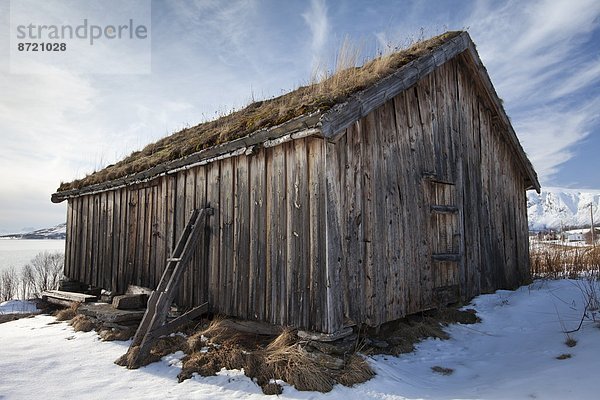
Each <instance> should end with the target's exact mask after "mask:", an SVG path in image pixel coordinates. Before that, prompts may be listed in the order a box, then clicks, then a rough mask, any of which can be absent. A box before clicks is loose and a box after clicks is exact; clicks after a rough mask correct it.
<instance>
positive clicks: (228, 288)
mask: <svg viewBox="0 0 600 400" xmlns="http://www.w3.org/2000/svg"><path fill="white" fill-rule="evenodd" d="M220 163H221V186H220V192H221V193H220V198H221V200H220V203H221V204H220V205H221V213H220V220H221V221H220V223H221V236H220V241H221V248H220V250H221V255H220V258H219V259H220V264H221V265H220V271H219V275H220V276H219V283H220V286H219V303H220V304H221V305H222V306H223V312H224V313H225V314H227V315H231V314H232V312H233V306H234V305H233V294H234V288H233V283H234V276H233V273H234V271H233V219H234V210H233V196H234V184H235V182H234V181H235V178H234V175H233V169H234V160H233V159H232V158H226V159H224V160H221V161H220Z"/></svg>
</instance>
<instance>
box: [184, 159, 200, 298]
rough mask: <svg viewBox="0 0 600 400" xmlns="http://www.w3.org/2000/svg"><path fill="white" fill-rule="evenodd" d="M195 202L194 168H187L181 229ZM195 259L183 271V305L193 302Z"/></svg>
mask: <svg viewBox="0 0 600 400" xmlns="http://www.w3.org/2000/svg"><path fill="white" fill-rule="evenodd" d="M195 203H196V171H195V169H189V170H187V171H185V212H184V215H183V227H182V230H183V229H185V225H186V224H187V221H188V219H189V216H190V214H191V213H192V211H193V210H194V206H195ZM195 261H196V260H195V259H194V258H193V257H192V259H191V260H190V262H189V264H188V265H187V266H186V268H185V270H184V272H183V278H182V284H181V288H182V290H183V304H182V305H183V306H185V307H186V308H187V307H190V308H191V307H192V306H193V304H194V300H193V298H194V285H195V277H196V275H197V272H198V264H196V262H195Z"/></svg>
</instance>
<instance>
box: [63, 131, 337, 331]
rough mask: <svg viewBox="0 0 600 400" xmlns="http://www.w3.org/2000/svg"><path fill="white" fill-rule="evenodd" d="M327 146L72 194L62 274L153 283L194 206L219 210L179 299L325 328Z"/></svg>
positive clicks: (298, 146) (120, 285) (259, 154)
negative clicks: (204, 246) (86, 192)
mask: <svg viewBox="0 0 600 400" xmlns="http://www.w3.org/2000/svg"><path fill="white" fill-rule="evenodd" d="M325 148H326V147H325V143H324V140H323V139H320V138H302V139H297V140H295V141H292V142H287V143H283V144H280V145H278V146H275V147H268V148H261V149H259V150H257V151H256V152H255V153H254V154H251V155H241V156H237V157H231V158H226V159H223V160H219V161H215V162H212V163H210V164H207V165H201V166H196V167H193V168H190V169H188V170H182V171H179V172H177V173H175V174H172V175H166V176H162V177H160V178H158V179H155V180H152V181H150V182H147V183H145V184H138V185H135V186H131V187H127V188H122V189H119V190H114V191H109V192H103V193H98V194H94V195H87V196H82V197H76V198H73V199H71V200H69V206H68V220H69V230H70V233H69V235H68V237H69V239H68V241H67V249H68V250H67V251H68V256H67V263H66V268H65V273H66V274H67V276H69V277H70V278H72V279H78V280H81V281H84V282H86V283H89V284H91V285H94V286H99V287H103V288H106V289H109V290H114V291H116V292H123V291H124V290H126V289H127V286H128V284H136V285H141V286H146V287H150V288H153V287H156V285H157V284H158V280H159V279H160V276H161V274H162V271H163V268H164V267H165V263H166V258H167V256H168V255H169V254H170V250H171V248H172V247H173V243H174V242H175V241H176V239H177V238H178V236H179V234H180V233H181V232H182V231H183V229H184V226H185V223H186V221H187V216H188V215H189V213H190V212H191V210H193V209H194V208H198V207H206V206H210V207H213V208H214V210H215V213H214V215H213V216H211V217H209V231H210V235H209V236H208V243H207V244H206V245H207V248H208V249H209V250H208V252H204V253H203V252H201V251H200V250H197V251H196V253H195V255H194V257H193V258H192V262H191V265H190V267H189V268H187V269H186V272H185V273H184V276H183V284H182V286H181V288H180V291H179V293H178V298H177V302H178V304H180V305H183V306H188V307H191V306H192V305H198V304H202V303H204V302H205V301H209V303H210V305H211V307H212V309H213V310H214V311H215V312H220V313H224V314H227V315H233V316H239V317H242V318H246V319H258V320H266V321H269V322H272V323H277V324H283V325H288V324H289V325H294V326H302V327H305V328H308V329H315V330H319V331H327V330H329V327H330V326H332V325H331V324H332V323H333V322H332V321H329V320H328V318H327V314H326V301H327V293H326V292H327V285H326V279H327V271H326V268H325V262H326V251H325V241H326V235H325V218H326V212H325V200H326V194H325V187H324V178H323V173H324V167H323V166H324V164H325V162H324V157H325Z"/></svg>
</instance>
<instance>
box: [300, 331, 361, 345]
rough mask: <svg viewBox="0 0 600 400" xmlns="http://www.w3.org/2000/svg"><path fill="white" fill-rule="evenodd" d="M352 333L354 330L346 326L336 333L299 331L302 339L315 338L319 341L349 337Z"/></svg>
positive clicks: (331, 340) (332, 340)
mask: <svg viewBox="0 0 600 400" xmlns="http://www.w3.org/2000/svg"><path fill="white" fill-rule="evenodd" d="M352 333H354V330H353V329H352V328H351V327H346V328H342V329H340V330H339V331H337V332H334V333H321V332H308V331H298V337H299V338H300V339H306V340H315V341H318V342H334V341H336V340H340V339H343V338H345V337H348V336H350V335H352Z"/></svg>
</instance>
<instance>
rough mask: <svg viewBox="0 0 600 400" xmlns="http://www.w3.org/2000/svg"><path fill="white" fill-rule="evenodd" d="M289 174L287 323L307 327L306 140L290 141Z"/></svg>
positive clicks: (287, 170) (288, 149)
mask: <svg viewBox="0 0 600 400" xmlns="http://www.w3.org/2000/svg"><path fill="white" fill-rule="evenodd" d="M286 163H287V165H286V174H287V216H288V219H287V232H286V236H287V262H286V264H287V271H286V276H287V282H286V286H287V287H286V292H287V293H288V299H289V301H288V305H287V315H288V320H287V323H289V324H293V325H294V326H299V327H306V326H308V309H307V307H306V305H307V304H308V299H307V295H308V291H307V286H308V273H307V270H308V262H307V261H308V259H309V251H308V249H309V247H308V243H309V232H308V223H307V219H308V206H309V204H308V176H307V175H308V169H307V149H306V140H305V139H298V140H294V141H293V142H291V143H290V146H289V147H288V148H287V156H286Z"/></svg>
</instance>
